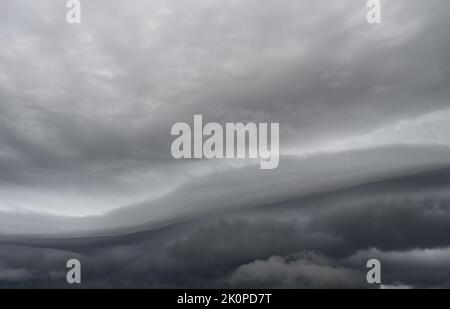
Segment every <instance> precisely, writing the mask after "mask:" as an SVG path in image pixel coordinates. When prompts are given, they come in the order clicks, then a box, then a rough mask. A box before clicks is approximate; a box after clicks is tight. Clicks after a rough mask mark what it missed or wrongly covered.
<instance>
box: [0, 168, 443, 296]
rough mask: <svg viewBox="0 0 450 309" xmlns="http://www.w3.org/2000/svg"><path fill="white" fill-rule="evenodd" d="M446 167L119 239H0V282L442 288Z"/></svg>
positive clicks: (26, 284)
mask: <svg viewBox="0 0 450 309" xmlns="http://www.w3.org/2000/svg"><path fill="white" fill-rule="evenodd" d="M449 185H450V170H438V171H434V172H427V173H422V174H418V175H413V176H408V177H402V178H395V179H390V180H386V181H379V182H376V183H371V184H366V185H361V186H357V187H352V188H348V189H345V190H339V191H334V192H329V193H326V194H316V195H311V196H308V197H303V198H299V199H295V200H289V201H285V202H282V203H278V204H274V205H269V206H264V207H258V208H254V209H251V210H246V211H235V212H232V213H228V214H223V215H220V216H215V217H211V218H207V219H202V220H197V221H192V222H185V223H182V224H177V225H172V226H169V227H166V228H163V229H158V230H149V231H143V232H139V233H134V234H127V235H122V236H114V237H104V238H77V239H70V238H69V239H46V240H44V239H35V240H32V239H22V240H17V239H16V240H11V241H8V240H7V239H3V240H2V244H1V245H0V287H3V288H29V287H38V288H43V287H69V286H68V285H67V284H66V283H65V268H64V266H65V263H66V261H67V260H68V259H70V258H78V259H80V260H81V262H82V266H83V270H82V274H83V284H82V287H85V288H87V287H89V288H91V287H93V288H105V287H108V288H132V287H136V288H142V287H146V288H205V287H206V288H210V287H221V288H238V287H239V288H373V286H369V285H368V284H367V283H366V282H365V275H366V269H365V263H366V261H367V260H368V259H371V258H378V259H380V261H381V262H382V279H383V284H384V285H386V286H410V287H450V280H449V278H450V249H449V248H450V195H449V190H448V189H447V188H448V187H449Z"/></svg>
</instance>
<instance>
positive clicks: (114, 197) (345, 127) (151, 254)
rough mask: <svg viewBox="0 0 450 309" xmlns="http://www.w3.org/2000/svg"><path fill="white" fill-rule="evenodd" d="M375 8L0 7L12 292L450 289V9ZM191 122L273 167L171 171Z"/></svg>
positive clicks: (353, 0)
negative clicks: (226, 132)
mask: <svg viewBox="0 0 450 309" xmlns="http://www.w3.org/2000/svg"><path fill="white" fill-rule="evenodd" d="M381 3H382V8H383V22H382V23H381V24H379V25H370V24H368V23H367V22H366V20H365V15H366V12H367V8H366V6H365V1H359V0H343V1H339V3H337V2H336V1H335V2H330V1H325V0H319V1H306V0H305V1H303V0H302V1H291V0H281V1H279V0H277V1H275V0H273V1H272V0H269V1H265V2H264V4H262V3H261V1H257V0H239V1H235V0H214V1H210V0H193V1H189V2H180V1H175V0H173V1H172V0H167V1H163V0H155V1H153V0H152V1H139V0H131V1H127V2H123V1H116V0H114V1H110V0H109V1H106V0H95V1H82V22H81V24H73V25H72V24H68V23H67V22H66V20H65V18H66V12H67V9H66V6H65V4H66V3H65V1H56V0H43V1H39V3H38V2H36V3H30V2H29V1H25V0H17V1H11V0H6V1H2V2H1V4H0V40H1V45H0V286H1V287H30V286H32V287H61V286H62V287H64V286H65V271H66V269H65V262H66V261H67V260H68V259H70V258H79V259H80V260H81V261H82V264H83V270H84V271H83V276H84V280H83V282H84V283H83V284H84V286H86V287H275V288H277V287H281V288H286V287H288V288H292V287H293V288H316V287H327V288H339V287H364V288H370V287H371V286H368V284H367V283H366V282H365V272H366V268H365V262H366V261H367V260H368V259H370V258H379V259H380V260H381V261H382V264H383V285H384V286H408V287H449V285H450V280H449V279H448V278H450V277H449V276H448V274H449V272H450V268H449V263H447V262H446V257H447V255H448V250H449V248H450V243H449V242H450V230H449V228H448V226H450V224H449V223H450V222H449V220H450V192H449V189H448V188H449V182H450V176H449V175H450V173H449V170H448V168H449V167H450V133H449V132H450V101H449V99H450V87H449V85H450V40H449V39H448V33H449V31H450V21H449V20H448V16H447V15H448V13H447V12H448V9H449V7H450V5H449V3H448V1H445V0H430V1H427V2H424V1H419V0H410V1H395V2H392V1H391V2H389V1H381ZM194 114H202V115H203V117H204V119H206V121H208V122H213V121H214V122H218V123H226V122H278V123H279V124H280V166H279V168H278V169H275V170H272V171H261V170H259V168H258V162H255V161H254V160H253V161H247V160H175V159H173V158H172V156H171V154H170V146H171V143H172V141H173V136H171V135H170V129H171V127H172V125H173V124H174V123H176V122H181V121H182V122H187V123H192V121H193V115H194ZM408 267H410V268H411V269H412V268H413V269H414V270H415V271H414V273H411V272H408V271H407V269H408Z"/></svg>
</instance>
